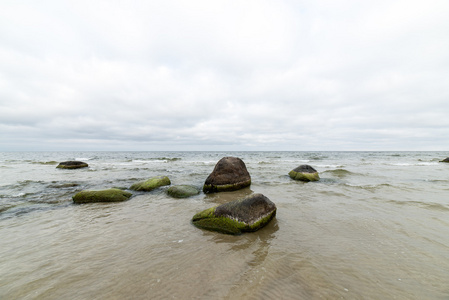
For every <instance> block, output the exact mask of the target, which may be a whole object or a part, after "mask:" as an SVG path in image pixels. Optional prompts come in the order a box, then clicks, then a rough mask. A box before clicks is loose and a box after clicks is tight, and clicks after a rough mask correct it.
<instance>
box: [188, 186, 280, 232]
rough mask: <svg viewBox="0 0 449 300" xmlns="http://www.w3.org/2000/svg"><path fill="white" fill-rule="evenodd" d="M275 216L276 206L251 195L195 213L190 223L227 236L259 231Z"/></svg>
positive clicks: (259, 195)
mask: <svg viewBox="0 0 449 300" xmlns="http://www.w3.org/2000/svg"><path fill="white" fill-rule="evenodd" d="M275 215H276V205H275V204H274V203H273V202H271V201H270V199H268V198H267V197H265V196H264V195H262V194H252V195H250V196H247V197H245V198H243V199H239V200H235V201H231V202H228V203H225V204H222V205H219V206H215V207H212V208H209V209H206V210H204V211H202V212H200V213H197V214H196V215H195V216H193V218H192V223H193V224H194V225H195V226H197V227H199V228H203V229H207V230H212V231H218V232H222V233H227V234H241V233H243V232H252V231H256V230H259V229H260V228H262V227H264V226H265V225H267V224H268V223H269V222H270V221H271V219H273V217H274V216H275Z"/></svg>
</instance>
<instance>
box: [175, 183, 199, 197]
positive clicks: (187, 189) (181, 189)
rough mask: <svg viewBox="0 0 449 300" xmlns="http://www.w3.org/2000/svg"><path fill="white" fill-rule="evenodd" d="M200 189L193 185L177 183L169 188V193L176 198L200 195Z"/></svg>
mask: <svg viewBox="0 0 449 300" xmlns="http://www.w3.org/2000/svg"><path fill="white" fill-rule="evenodd" d="M199 193H200V191H199V190H198V189H197V188H196V187H194V186H191V185H175V186H171V187H169V188H168V190H167V194H168V195H170V196H172V197H174V198H187V197H191V196H195V195H198V194H199Z"/></svg>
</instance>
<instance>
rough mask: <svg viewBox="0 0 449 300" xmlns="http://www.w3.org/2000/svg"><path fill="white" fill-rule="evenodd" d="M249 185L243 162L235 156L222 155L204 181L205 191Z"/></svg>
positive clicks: (225, 189) (230, 189)
mask: <svg viewBox="0 0 449 300" xmlns="http://www.w3.org/2000/svg"><path fill="white" fill-rule="evenodd" d="M250 185H251V176H250V175H249V173H248V170H247V169H246V165H245V163H244V162H243V161H242V160H241V159H240V158H237V157H223V158H222V159H220V160H219V161H218V163H217V164H216V165H215V168H214V170H213V171H212V173H211V174H210V175H209V176H208V177H207V179H206V181H205V182H204V186H203V191H204V192H205V193H215V192H225V191H235V190H239V189H242V188H245V187H247V186H250Z"/></svg>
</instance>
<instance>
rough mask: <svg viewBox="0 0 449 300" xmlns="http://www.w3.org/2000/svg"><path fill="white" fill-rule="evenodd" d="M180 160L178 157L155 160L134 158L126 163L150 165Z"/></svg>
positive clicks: (157, 158)
mask: <svg viewBox="0 0 449 300" xmlns="http://www.w3.org/2000/svg"><path fill="white" fill-rule="evenodd" d="M179 160H182V158H180V157H156V158H136V159H132V160H127V162H133V163H151V162H167V163H168V162H174V161H179Z"/></svg>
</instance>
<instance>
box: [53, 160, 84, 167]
mask: <svg viewBox="0 0 449 300" xmlns="http://www.w3.org/2000/svg"><path fill="white" fill-rule="evenodd" d="M88 166H89V165H88V164H86V163H85V162H82V161H76V160H70V161H63V162H61V163H59V165H57V166H56V168H60V169H79V168H86V167H88Z"/></svg>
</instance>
